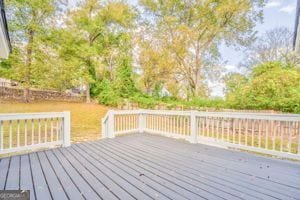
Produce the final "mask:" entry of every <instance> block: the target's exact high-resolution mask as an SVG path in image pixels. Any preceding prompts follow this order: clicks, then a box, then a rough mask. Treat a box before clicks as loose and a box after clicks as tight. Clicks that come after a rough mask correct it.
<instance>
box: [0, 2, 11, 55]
mask: <svg viewBox="0 0 300 200" xmlns="http://www.w3.org/2000/svg"><path fill="white" fill-rule="evenodd" d="M0 46H1V48H0V58H7V57H8V54H9V52H10V51H11V44H10V38H9V34H8V27H7V21H6V15H5V9H4V0H0Z"/></svg>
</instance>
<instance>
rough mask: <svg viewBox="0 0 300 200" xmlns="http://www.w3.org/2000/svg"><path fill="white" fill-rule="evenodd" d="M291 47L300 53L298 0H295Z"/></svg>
mask: <svg viewBox="0 0 300 200" xmlns="http://www.w3.org/2000/svg"><path fill="white" fill-rule="evenodd" d="M293 48H294V50H295V51H296V52H298V53H300V0H297V7H296V17H295V30H294V39H293Z"/></svg>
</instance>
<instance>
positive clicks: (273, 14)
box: [69, 0, 297, 96]
mask: <svg viewBox="0 0 300 200" xmlns="http://www.w3.org/2000/svg"><path fill="white" fill-rule="evenodd" d="M78 1H79V0H69V3H70V6H74V5H75V4H76V2H78ZM127 1H128V2H129V3H130V4H131V5H134V6H137V5H138V0H127ZM296 4H297V0H267V2H266V5H265V7H264V11H263V18H264V19H263V22H262V23H258V24H257V25H256V27H255V30H256V31H257V34H258V36H259V35H262V34H264V33H265V32H266V31H268V30H271V29H273V28H276V27H287V28H288V29H290V30H291V31H294V26H295V14H296ZM220 53H221V56H222V61H223V63H226V64H225V68H226V69H227V71H230V72H239V71H240V69H239V68H238V67H237V66H238V64H239V63H240V62H241V61H242V60H243V59H244V53H243V51H241V50H240V51H237V50H235V49H234V48H233V47H227V46H225V45H221V46H220ZM210 86H211V87H212V94H211V95H212V96H223V95H224V94H223V88H224V85H223V84H222V83H211V84H210Z"/></svg>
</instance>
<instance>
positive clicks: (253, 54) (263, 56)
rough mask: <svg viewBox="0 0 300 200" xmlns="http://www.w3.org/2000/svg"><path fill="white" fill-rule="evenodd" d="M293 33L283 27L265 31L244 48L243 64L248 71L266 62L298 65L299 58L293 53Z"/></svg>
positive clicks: (299, 62)
mask: <svg viewBox="0 0 300 200" xmlns="http://www.w3.org/2000/svg"><path fill="white" fill-rule="evenodd" d="M292 41H293V33H292V32H291V31H290V30H289V29H288V28H285V27H279V28H274V29H271V30H269V31H266V33H265V34H263V35H262V36H260V37H259V38H257V39H256V41H255V42H253V43H252V44H251V45H249V46H248V47H247V48H246V51H245V53H246V56H245V60H246V61H245V62H244V63H241V64H240V65H241V66H244V67H246V68H248V69H251V68H252V67H254V66H255V65H258V64H263V63H266V62H272V61H279V62H283V63H286V64H290V65H295V64H300V57H299V55H296V54H295V53H294V52H293V44H292Z"/></svg>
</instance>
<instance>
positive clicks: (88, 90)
mask: <svg viewBox="0 0 300 200" xmlns="http://www.w3.org/2000/svg"><path fill="white" fill-rule="evenodd" d="M85 95H86V103H91V94H90V84H89V83H87V84H86V91H85Z"/></svg>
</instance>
